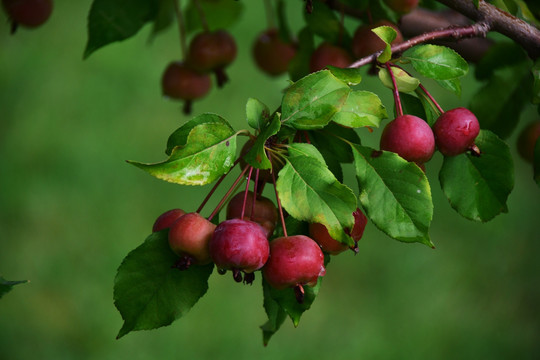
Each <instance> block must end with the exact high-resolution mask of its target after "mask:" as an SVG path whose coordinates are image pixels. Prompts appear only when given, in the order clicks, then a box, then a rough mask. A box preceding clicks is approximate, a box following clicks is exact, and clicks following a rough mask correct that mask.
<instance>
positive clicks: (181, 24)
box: [174, 0, 191, 113]
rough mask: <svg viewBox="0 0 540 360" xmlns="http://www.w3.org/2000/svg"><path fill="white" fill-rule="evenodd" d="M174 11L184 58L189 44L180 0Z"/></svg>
mask: <svg viewBox="0 0 540 360" xmlns="http://www.w3.org/2000/svg"><path fill="white" fill-rule="evenodd" d="M174 11H175V13H176V21H178V32H179V33H180V48H181V50H182V59H185V58H186V55H187V45H186V25H185V23H184V15H183V14H182V7H181V6H180V0H177V1H175V2H174ZM186 111H187V113H190V112H191V111H190V109H189V110H188V109H184V113H186Z"/></svg>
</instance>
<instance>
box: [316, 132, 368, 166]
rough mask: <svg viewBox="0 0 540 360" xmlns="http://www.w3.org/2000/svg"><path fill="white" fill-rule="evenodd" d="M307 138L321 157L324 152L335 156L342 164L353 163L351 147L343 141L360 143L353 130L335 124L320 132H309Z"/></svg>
mask: <svg viewBox="0 0 540 360" xmlns="http://www.w3.org/2000/svg"><path fill="white" fill-rule="evenodd" d="M309 138H310V139H311V142H312V144H313V145H314V146H315V147H316V148H317V149H318V150H319V151H320V152H321V153H322V154H323V156H324V152H325V151H327V152H329V153H331V154H333V155H335V156H336V158H338V159H339V160H340V162H342V163H350V162H352V161H353V154H352V151H351V147H350V146H349V144H348V143H347V142H345V141H349V142H352V143H355V144H359V143H360V137H359V136H358V134H357V133H356V132H355V131H354V130H353V129H350V128H346V127H343V126H340V125H337V124H335V123H330V124H328V126H326V127H325V128H324V129H321V130H315V131H310V132H309ZM325 158H326V157H325Z"/></svg>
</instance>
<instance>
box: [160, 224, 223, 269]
mask: <svg viewBox="0 0 540 360" xmlns="http://www.w3.org/2000/svg"><path fill="white" fill-rule="evenodd" d="M215 229H216V225H214V224H212V223H211V222H210V221H208V220H207V219H205V218H204V217H202V216H201V215H199V214H198V213H188V214H185V215H184V216H181V217H180V218H178V219H177V220H176V221H175V222H174V223H173V224H172V226H171V228H170V230H169V246H170V247H171V249H172V251H174V252H175V253H176V254H177V255H178V256H180V257H181V260H180V262H179V264H177V266H176V267H178V268H180V269H182V270H183V269H186V268H187V267H189V266H190V265H191V264H201V265H202V264H208V263H210V262H211V260H212V259H211V258H210V253H209V251H208V243H209V241H210V239H211V238H212V235H213V233H214V230H215Z"/></svg>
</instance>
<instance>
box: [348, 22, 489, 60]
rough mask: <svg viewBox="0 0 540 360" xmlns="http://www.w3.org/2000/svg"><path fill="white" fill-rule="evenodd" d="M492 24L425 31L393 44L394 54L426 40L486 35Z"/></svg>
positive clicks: (368, 57)
mask: <svg viewBox="0 0 540 360" xmlns="http://www.w3.org/2000/svg"><path fill="white" fill-rule="evenodd" d="M489 30H490V26H489V24H487V23H485V22H479V23H476V24H473V25H469V26H463V27H451V28H447V29H442V30H437V31H432V32H429V33H425V34H422V35H419V36H416V37H413V38H411V39H409V40H407V41H405V42H402V43H401V44H396V45H393V46H392V54H397V53H401V52H403V51H405V50H407V49H410V48H412V47H413V46H416V45H418V44H423V43H425V42H429V41H433V40H435V39H443V38H452V39H463V38H468V37H485V36H486V34H487V33H488V32H489ZM381 53H382V50H381V51H378V52H376V53H374V54H371V55H369V56H366V57H364V58H361V59H360V60H357V61H355V62H354V63H352V64H351V65H349V67H350V68H357V67H362V66H364V65H367V64H370V63H372V62H374V61H376V60H377V57H378V56H379V55H380V54H381Z"/></svg>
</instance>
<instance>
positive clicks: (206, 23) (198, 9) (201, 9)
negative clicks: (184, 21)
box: [193, 0, 210, 32]
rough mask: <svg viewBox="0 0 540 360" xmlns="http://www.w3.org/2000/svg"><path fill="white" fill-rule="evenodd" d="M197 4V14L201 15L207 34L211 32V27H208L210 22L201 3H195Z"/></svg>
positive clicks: (197, 1) (196, 0) (196, 1)
mask: <svg viewBox="0 0 540 360" xmlns="http://www.w3.org/2000/svg"><path fill="white" fill-rule="evenodd" d="M193 2H194V3H195V7H196V8H197V12H198V13H199V18H200V19H201V24H202V27H203V29H204V31H205V32H210V27H209V26H208V21H207V20H206V15H205V14H204V10H203V8H202V6H201V3H200V2H199V0H195V1H193Z"/></svg>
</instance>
